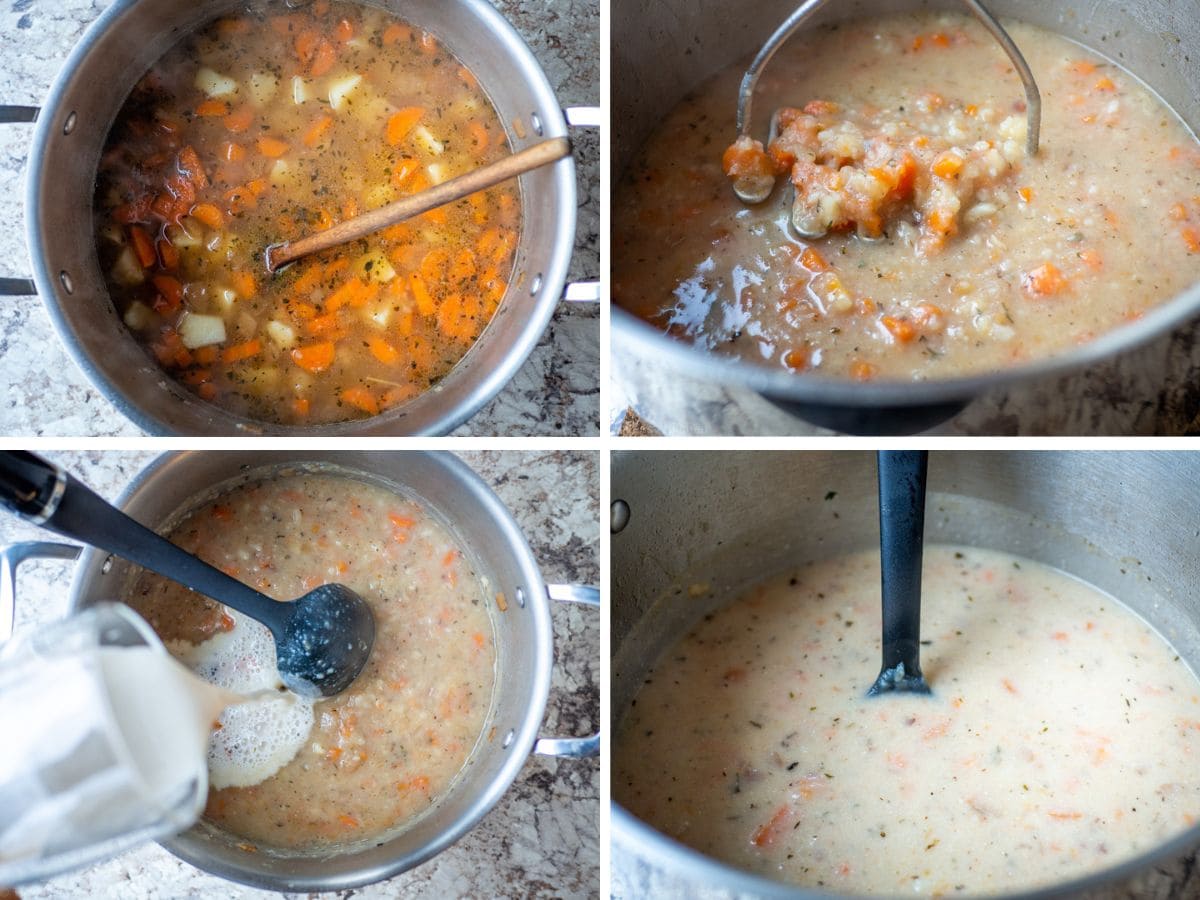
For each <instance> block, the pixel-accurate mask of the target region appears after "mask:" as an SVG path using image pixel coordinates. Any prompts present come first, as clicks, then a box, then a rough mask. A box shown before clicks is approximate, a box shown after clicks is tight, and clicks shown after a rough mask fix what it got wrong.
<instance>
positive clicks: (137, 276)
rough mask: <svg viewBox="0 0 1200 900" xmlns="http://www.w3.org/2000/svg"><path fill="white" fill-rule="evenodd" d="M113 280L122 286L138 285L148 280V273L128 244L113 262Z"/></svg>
mask: <svg viewBox="0 0 1200 900" xmlns="http://www.w3.org/2000/svg"><path fill="white" fill-rule="evenodd" d="M112 280H113V281H115V282H116V283H117V284H119V285H121V286H122V287H136V286H137V285H139V284H141V283H142V282H144V281H145V280H146V273H145V272H144V271H143V270H142V264H141V262H139V261H138V258H137V254H136V253H134V252H133V248H132V247H130V246H128V245H126V247H125V249H124V250H122V251H121V255H120V256H118V257H117V261H116V262H115V263H113V268H112Z"/></svg>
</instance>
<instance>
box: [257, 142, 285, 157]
mask: <svg viewBox="0 0 1200 900" xmlns="http://www.w3.org/2000/svg"><path fill="white" fill-rule="evenodd" d="M258 152H259V153H261V154H262V155H263V156H265V157H267V158H268V159H278V158H279V157H281V156H283V154H285V153H287V152H288V143H287V141H281V140H280V139H279V138H273V137H260V138H259V139H258Z"/></svg>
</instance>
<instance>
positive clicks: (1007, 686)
mask: <svg viewBox="0 0 1200 900" xmlns="http://www.w3.org/2000/svg"><path fill="white" fill-rule="evenodd" d="M1000 683H1001V684H1003V685H1004V689H1005V690H1006V691H1008V692H1009V693H1010V694H1016V693H1018V691H1017V686H1016V685H1015V684H1013V683H1012V681H1010V680H1009V679H1007V678H1003V679H1001V682H1000Z"/></svg>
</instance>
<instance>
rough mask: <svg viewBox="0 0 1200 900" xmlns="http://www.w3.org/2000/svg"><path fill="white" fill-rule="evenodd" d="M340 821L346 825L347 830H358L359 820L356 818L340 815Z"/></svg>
mask: <svg viewBox="0 0 1200 900" xmlns="http://www.w3.org/2000/svg"><path fill="white" fill-rule="evenodd" d="M338 821H339V822H341V823H342V824H343V825H345V826H346V827H347V828H357V827H358V819H356V818H354V816H347V815H340V816H338Z"/></svg>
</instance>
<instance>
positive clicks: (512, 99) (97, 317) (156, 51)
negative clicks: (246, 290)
mask: <svg viewBox="0 0 1200 900" xmlns="http://www.w3.org/2000/svg"><path fill="white" fill-rule="evenodd" d="M366 2H368V3H369V5H374V6H378V7H381V8H383V9H386V10H390V11H393V12H395V13H397V14H399V15H402V16H403V17H404V18H405V19H406V20H409V21H412V22H415V23H417V24H419V25H421V27H423V28H426V29H428V30H429V31H431V32H433V33H434V34H436V35H437V36H438V37H439V38H440V39H441V40H442V41H443V42H444V43H445V45H446V46H447V47H448V48H449V49H450V50H451V51H452V52H453V53H454V54H455V55H456V56H458V57H459V58H460V59H462V60H463V61H465V62H467V63H468V64H469V65H470V66H471V68H472V69H473V70H474V72H475V73H476V74H477V75H478V76H479V80H480V83H481V84H482V85H483V86H484V89H485V90H486V91H487V92H488V95H489V96H490V97H491V99H492V102H493V103H494V104H495V106H496V109H497V111H498V113H499V116H500V120H501V121H502V122H504V123H506V128H507V129H508V132H509V140H510V141H511V143H512V145H513V148H514V150H520V149H523V148H524V147H525V146H528V145H529V144H532V143H535V142H537V141H539V140H541V139H542V138H543V137H556V136H560V135H565V134H566V133H567V129H568V126H569V125H578V126H596V125H599V115H598V110H594V109H591V108H574V109H568V110H565V111H564V110H563V109H561V108H560V107H559V105H558V101H557V100H556V99H555V96H554V93H553V91H552V90H551V87H550V84H549V82H548V81H547V80H546V76H545V74H544V73H543V71H542V69H541V67H540V66H539V65H538V62H537V60H536V59H535V58H534V56H533V54H532V53H531V52H530V50H529V48H528V47H527V46H526V45H525V43H524V41H522V40H521V38H520V36H519V35H518V34H517V33H516V31H514V30H513V28H512V26H511V25H510V24H509V23H508V22H507V21H506V20H505V18H504V17H503V16H502V15H500V14H499V13H498V12H497V11H496V10H495V9H494V8H493V7H492V5H491V4H490V3H488V2H487V0H366ZM245 6H246V0H209V2H204V3H196V2H193V0H115V2H114V3H113V4H112V6H110V7H109V8H108V9H107V10H105V11H104V13H103V14H102V15H101V16H100V17H99V18H98V19H97V20H96V21H95V22H94V23H93V24H92V26H91V27H90V28H89V29H88V30H87V32H86V33H85V34H84V36H83V39H82V40H81V41H80V42H79V44H78V46H76V47H75V49H74V50H73V51H72V52H71V55H70V56H69V57H68V58H67V62H66V64H65V65H64V67H63V70H62V72H61V73H60V74H59V76H58V79H57V81H56V82H55V83H54V86H53V87H52V88H51V91H50V95H49V96H48V97H47V98H46V102H45V104H44V105H43V106H42V107H41V108H40V109H37V108H34V107H12V106H7V107H0V123H4V122H34V121H36V123H37V125H36V131H35V134H34V139H33V145H32V147H31V149H30V155H29V171H28V173H27V181H28V187H27V194H26V213H25V215H26V221H27V224H28V236H27V240H28V243H29V255H30V259H31V261H32V265H33V278H32V279H31V280H30V279H23V278H5V279H0V294H32V293H35V292H36V293H37V294H39V295H40V296H41V298H42V300H43V302H44V303H45V305H46V309H47V310H48V311H49V313H50V318H51V320H52V321H53V323H54V326H55V329H56V330H57V331H58V334H59V336H60V338H61V339H62V341H63V343H64V345H65V346H66V348H67V350H68V351H69V352H70V354H71V356H72V357H73V358H74V360H75V362H76V363H78V365H79V366H80V368H82V369H83V371H84V372H85V373H86V374H87V376H88V377H89V378H90V379H91V381H92V382H93V383H94V384H95V385H96V386H97V387H98V388H99V389H100V390H101V391H102V392H103V393H104V395H105V396H106V397H107V398H108V399H109V400H110V401H112V403H113V404H114V405H116V407H117V408H118V409H119V410H120V411H121V412H122V413H123V414H125V415H126V416H127V417H129V418H130V419H132V420H133V421H134V422H135V423H137V424H138V425H139V426H141V427H142V428H144V429H146V430H147V431H150V432H153V433H164V434H197V435H227V434H260V433H271V434H290V435H350V436H356V435H372V434H442V433H445V432H448V431H450V430H452V429H453V428H455V427H457V426H458V425H460V424H461V423H462V422H464V421H465V420H466V419H468V418H469V417H470V416H471V415H473V414H474V413H475V412H476V411H478V410H479V408H480V407H481V406H483V405H484V404H485V403H487V402H488V401H489V400H491V399H492V398H493V397H494V396H495V395H496V394H497V393H499V391H500V390H501V389H502V388H503V387H504V385H506V384H507V383H508V381H509V380H510V379H511V378H512V377H513V375H514V374H516V372H517V370H518V369H519V368H520V367H521V365H522V364H523V363H524V362H525V360H526V358H528V356H529V354H530V353H531V352H532V350H533V348H534V346H535V345H536V344H537V341H538V338H539V337H541V335H542V332H543V331H544V330H545V328H546V325H547V323H548V322H549V321H550V316H551V314H552V313H553V311H554V308H555V305H556V304H557V303H558V302H559V301H560V299H561V298H563V297H564V287H563V285H564V282H565V280H566V276H567V267H568V264H569V263H570V259H571V252H572V248H573V246H574V241H575V214H576V192H575V163H574V160H573V159H572V158H570V157H568V158H566V159H563V160H560V161H559V162H558V163H555V164H554V165H552V166H546V167H543V168H541V169H538V170H537V171H534V172H529V173H527V174H525V175H523V176H521V178H520V182H519V183H520V190H521V198H522V214H523V224H522V232H521V240H520V244H519V246H518V249H517V258H516V264H515V265H516V268H515V271H514V274H513V277H512V279H511V285H510V288H509V291H508V294H507V295H506V296H505V298H504V300H503V302H502V303H501V305H500V308H499V310H498V311H497V313H496V316H495V318H494V319H493V321H492V322H491V323H490V324H489V325H488V327H487V329H486V330H485V331H484V333H483V335H482V336H481V337H480V339H479V341H478V342H477V343H476V344H475V346H474V347H472V348H471V350H470V352H468V353H467V355H466V356H465V357H464V358H463V360H462V361H461V362H460V363H459V364H458V365H457V366H456V367H455V368H454V369H453V370H452V371H451V372H450V374H448V375H447V376H446V377H445V378H444V379H443V380H442V381H441V382H440V383H439V384H438V385H437V386H436V387H435V388H433V389H431V390H429V391H426V392H425V393H424V394H422V395H420V396H419V397H416V398H414V399H413V400H412V401H411V402H409V403H406V404H403V405H402V406H400V407H397V408H395V409H393V410H390V411H388V412H385V413H383V414H381V415H379V416H374V417H372V418H368V419H361V420H357V421H354V422H343V423H338V424H334V425H323V426H307V427H298V426H284V425H276V424H271V423H266V422H260V421H256V420H252V419H247V418H245V417H242V416H237V415H233V414H232V413H229V412H226V411H225V410H223V409H221V408H219V407H217V406H214V405H212V404H209V403H206V402H204V401H203V400H201V399H199V398H198V397H196V396H195V395H193V394H191V393H189V392H188V391H187V390H185V389H184V388H182V387H180V386H179V385H177V384H176V383H175V382H174V381H173V380H172V379H171V378H169V377H167V376H166V375H165V374H164V373H163V371H162V370H161V369H160V368H159V367H158V365H157V364H156V363H155V362H154V360H153V359H152V358H151V356H150V355H149V354H148V353H147V352H146V351H145V350H143V349H142V348H141V347H139V346H138V344H137V343H136V342H135V341H134V339H133V337H132V336H131V335H130V334H129V333H128V332H127V330H126V328H125V326H124V325H123V324H122V322H121V319H120V316H118V315H117V312H116V310H115V309H114V306H113V303H112V300H111V298H110V297H109V295H108V291H107V288H106V287H105V283H104V278H103V275H102V273H101V271H100V268H99V263H98V261H97V258H96V247H95V243H96V239H95V233H94V224H93V217H92V195H93V193H94V185H95V178H96V168H97V164H98V162H99V159H100V153H101V150H102V149H103V146H104V142H105V139H106V138H107V136H108V132H109V128H110V127H111V125H112V122H113V120H114V119H115V117H116V115H117V112H118V111H119V110H120V108H121V105H122V104H123V103H124V102H125V98H126V96H127V95H128V94H129V91H130V89H131V88H132V87H133V86H134V84H135V83H136V82H137V81H138V79H140V78H141V76H142V74H143V73H144V72H145V71H146V70H147V69H148V68H149V67H150V66H151V65H152V64H153V63H154V62H155V61H156V60H157V59H158V58H159V57H161V56H162V55H163V54H164V53H165V52H166V51H167V50H168V49H170V48H171V47H172V46H174V45H175V44H177V43H178V42H179V41H181V40H182V39H183V38H184V37H186V36H187V34H188V33H189V32H191V31H194V30H196V29H197V28H200V27H202V26H204V25H205V24H207V23H208V22H211V21H213V20H214V19H216V18H218V17H220V16H221V15H222V14H225V13H228V12H229V11H231V10H234V9H238V8H243V7H245ZM564 113H565V114H564ZM514 122H519V123H521V125H520V132H521V134H523V135H524V137H523V138H519V137H517V134H516V133H515V132H514V129H513V124H512V123H514ZM565 297H566V299H572V300H578V299H585V300H586V299H596V296H595V286H594V285H590V284H580V285H572V286H570V288H568V289H567V290H566V294H565Z"/></svg>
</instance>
